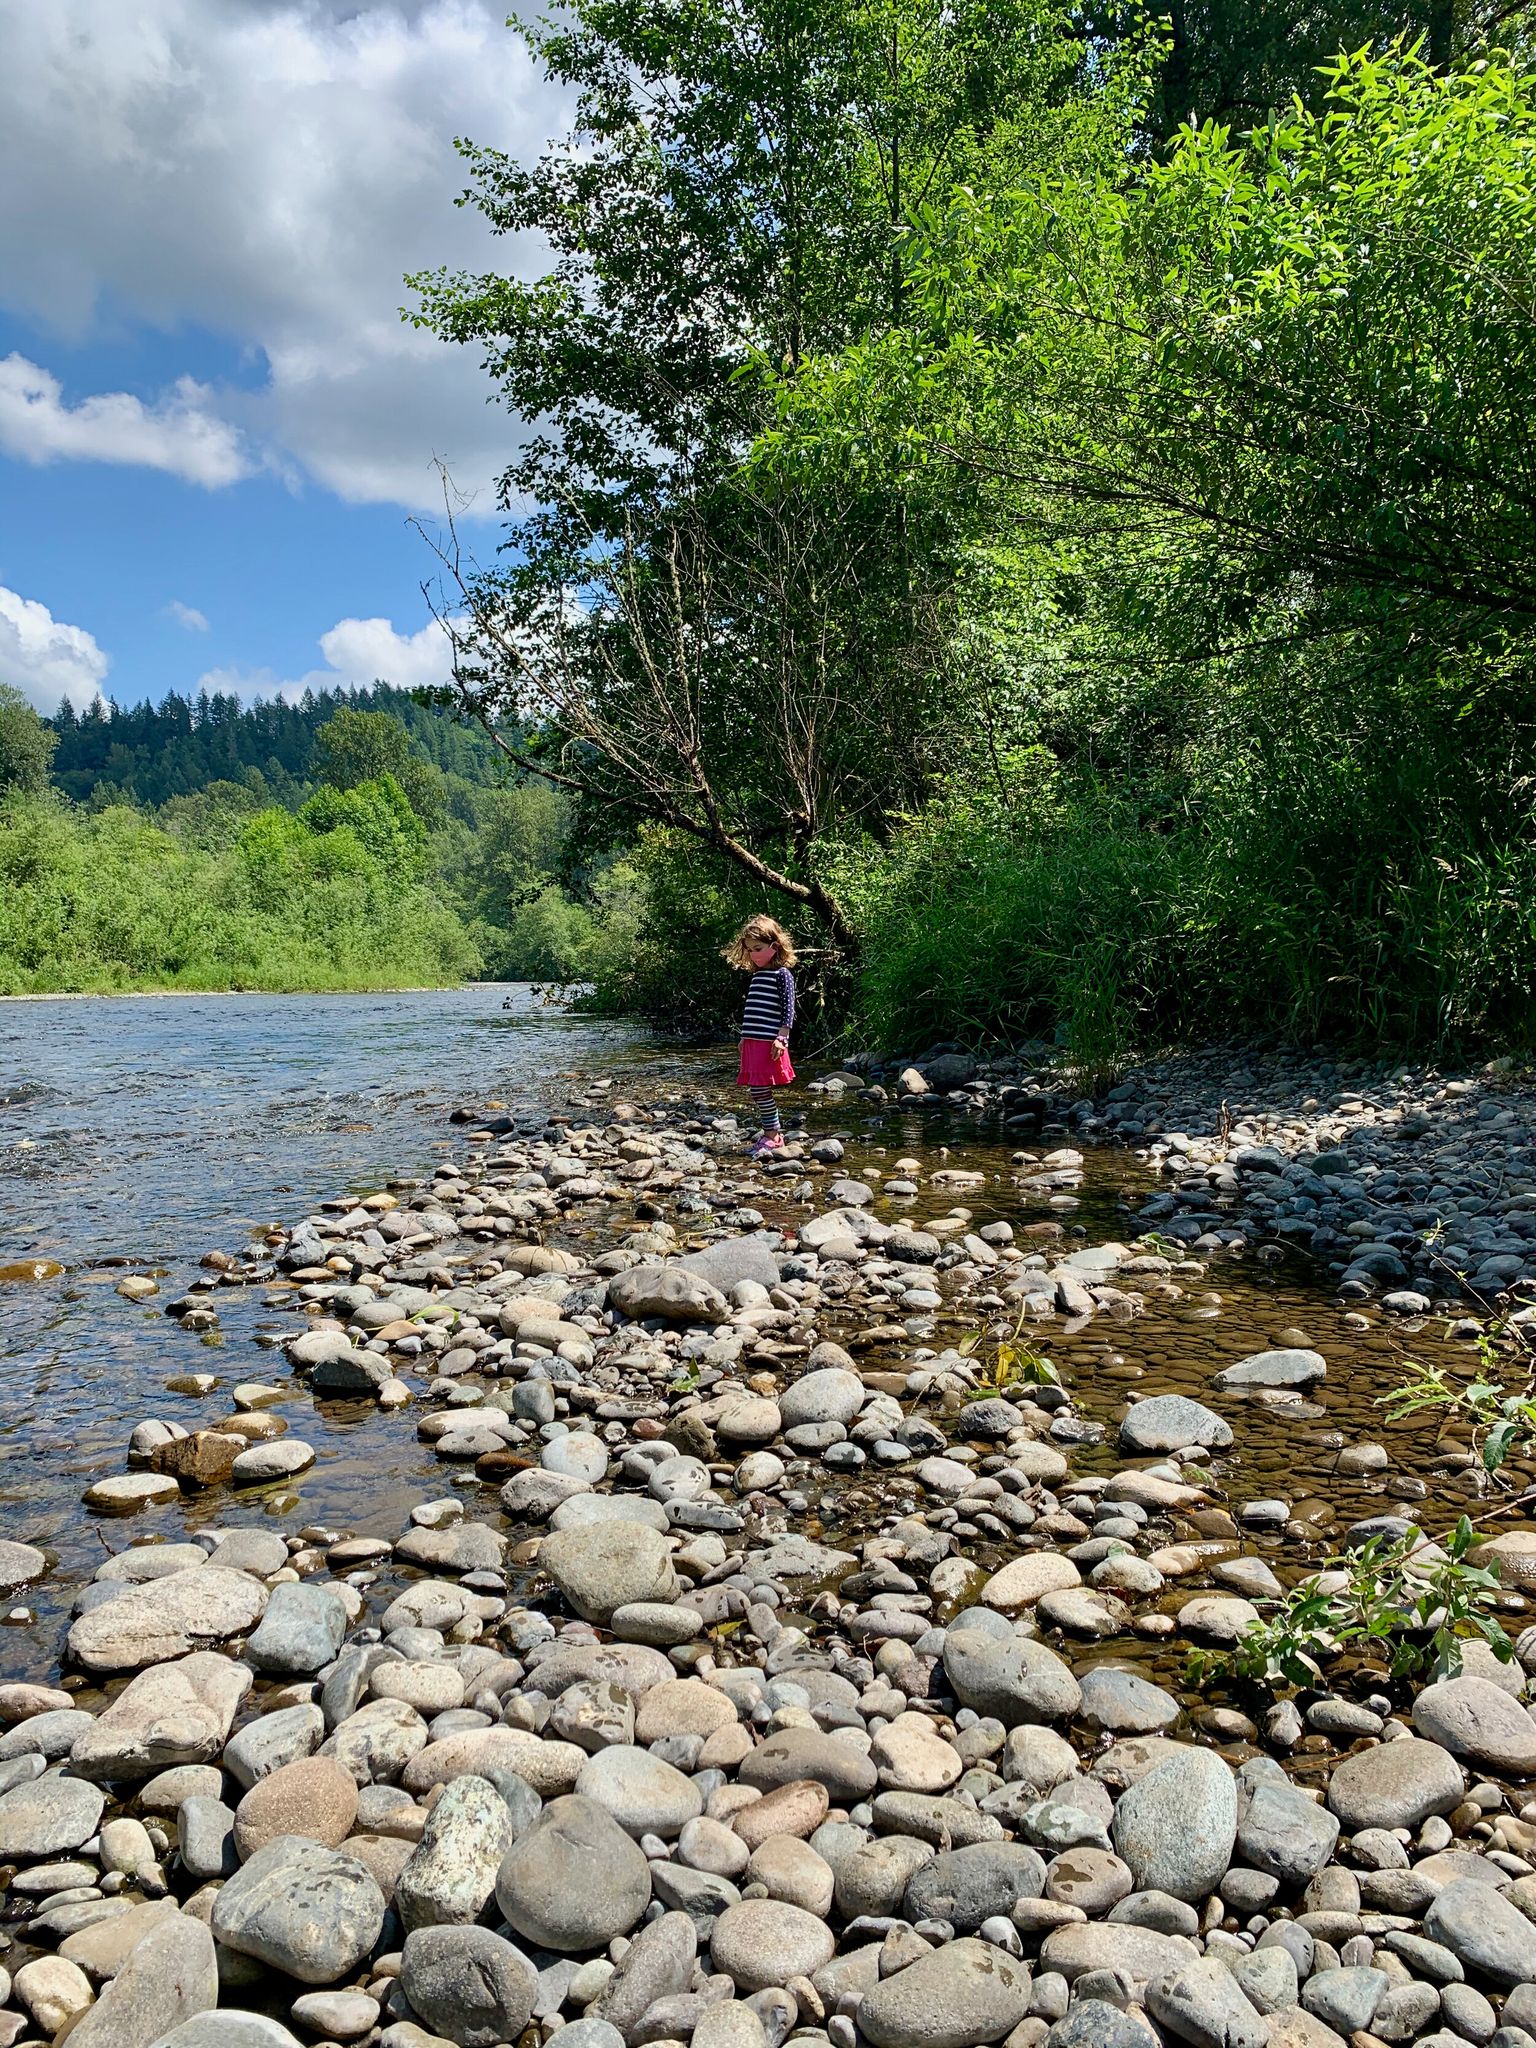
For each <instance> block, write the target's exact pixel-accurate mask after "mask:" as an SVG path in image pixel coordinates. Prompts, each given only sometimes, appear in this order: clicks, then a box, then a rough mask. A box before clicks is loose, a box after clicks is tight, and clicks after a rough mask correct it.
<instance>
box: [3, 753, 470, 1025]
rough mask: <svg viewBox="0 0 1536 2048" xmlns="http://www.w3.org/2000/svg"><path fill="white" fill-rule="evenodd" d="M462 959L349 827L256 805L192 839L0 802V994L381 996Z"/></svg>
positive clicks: (142, 818)
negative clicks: (350, 992) (237, 991)
mask: <svg viewBox="0 0 1536 2048" xmlns="http://www.w3.org/2000/svg"><path fill="white" fill-rule="evenodd" d="M354 794H356V793H355V792H354ZM400 802H401V803H402V804H403V802H404V799H403V798H401V799H400ZM180 822H181V823H183V824H185V820H184V819H183V820H181V821H180ZM413 822H414V820H413ZM417 829H418V830H419V829H420V828H419V826H418V827H417ZM476 964H477V963H476V956H475V953H474V950H473V947H472V945H471V944H470V942H469V940H468V939H467V938H466V935H465V932H464V929H463V927H462V925H461V924H460V923H459V921H458V919H457V918H456V917H455V916H454V915H453V913H452V912H451V911H450V910H448V909H447V908H446V907H445V906H444V905H443V904H442V903H441V902H440V901H438V899H437V898H436V897H435V896H433V895H432V894H430V893H429V892H428V891H427V890H426V889H424V888H423V887H421V886H420V884H419V883H417V882H416V881H414V880H412V879H411V878H410V877H409V875H408V874H407V873H406V872H405V871H403V870H401V869H399V868H391V867H389V866H386V865H385V864H383V863H381V862H380V861H379V860H378V859H376V858H375V857H374V856H373V854H372V853H370V851H369V850H368V847H367V846H366V845H365V843H364V841H363V840H362V839H361V838H360V837H359V836H358V834H357V832H356V831H355V830H354V829H353V828H352V827H351V826H338V827H336V828H334V829H332V830H329V831H324V832H318V831H313V830H311V829H310V828H309V826H308V825H306V824H305V823H304V822H303V821H302V820H300V819H298V818H296V817H294V816H293V814H292V813H291V812H288V811H282V810H276V809H267V810H263V811H259V812H257V813H255V814H253V815H249V814H248V815H247V816H246V817H245V819H244V822H243V823H239V824H237V825H236V826H235V829H234V830H233V831H232V832H227V831H226V830H225V829H224V827H223V825H222V824H221V825H220V826H219V827H218V828H217V829H215V830H212V831H210V832H208V833H206V834H205V835H203V836H201V837H198V836H195V835H194V834H193V833H191V832H184V831H174V830H173V831H168V830H165V829H163V828H162V827H160V826H159V825H157V824H156V823H154V822H153V821H152V820H151V819H150V818H149V817H148V816H146V814H145V813H143V812H141V811H136V810H133V809H131V808H129V807H127V806H122V805H117V806H108V807H105V808H103V809H100V810H97V811H82V810H78V809H76V808H74V807H73V806H71V805H69V804H68V803H67V802H64V801H62V800H61V799H59V798H57V797H55V796H42V797H38V796H25V795H12V796H10V797H8V798H6V799H4V800H3V801H0V993H5V994H10V995H23V994H37V993H44V992H47V991H50V990H55V989H58V990H80V991H93V992H94V991H102V992H108V991H113V990H119V989H130V988H192V989H222V988H262V989H345V988H388V987H397V986H399V985H401V984H402V983H421V984H425V985H436V984H441V983H445V982H456V981H459V980H461V979H462V978H463V977H464V976H465V975H466V974H469V973H472V972H473V971H474V969H475V966H476Z"/></svg>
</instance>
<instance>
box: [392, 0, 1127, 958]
mask: <svg viewBox="0 0 1536 2048" xmlns="http://www.w3.org/2000/svg"><path fill="white" fill-rule="evenodd" d="M523 33H524V35H525V37H526V38H527V40H528V42H529V44H530V47H531V49H532V51H533V53H534V55H535V57H536V58H537V59H538V60H539V61H541V62H542V64H543V65H544V67H545V69H546V71H547V73H548V74H549V75H550V76H551V77H552V78H553V79H555V80H556V81H557V82H559V83H560V84H562V85H564V86H566V87H567V88H571V89H574V91H575V93H576V95H577V117H576V122H575V126H574V130H573V133H572V134H571V136H569V137H568V138H565V139H564V140H562V141H561V142H560V143H558V144H557V145H555V146H554V147H552V148H551V149H550V150H549V151H548V152H547V153H546V155H545V156H544V157H543V158H541V159H540V160H539V161H538V162H537V163H535V164H533V165H531V166H530V165H523V164H519V163H516V162H513V161H512V160H511V159H509V158H508V157H506V156H505V155H503V154H501V153H500V152H498V151H496V150H494V149H490V148H486V147H483V146H477V145H474V144H469V143H466V144H461V148H462V150H463V152H464V154H465V155H466V157H467V158H468V160H469V162H470V164H471V168H472V172H473V179H474V182H473V185H472V187H471V191H470V193H469V194H468V195H467V197H468V199H469V201H470V203H472V204H474V205H476V206H477V207H478V208H479V209H480V210H481V212H482V213H484V215H485V216H486V218H487V219H488V220H489V222H490V223H491V225H492V226H493V227H494V228H495V229H496V230H497V232H499V233H503V234H519V235H522V234H532V235H537V236H539V237H541V238H542V239H543V240H544V241H546V242H547V243H548V244H549V245H550V246H551V247H552V249H553V251H554V260H553V264H552V267H551V268H550V269H549V270H548V271H547V272H546V274H545V275H544V276H543V277H541V278H540V279H538V280H536V281H535V282H533V283H524V282H519V281H517V280H515V279H507V278H503V277H498V276H487V277H468V276H464V275H452V274H446V273H433V274H425V275H422V276H420V277H417V278H415V279H413V280H411V282H412V283H413V284H414V286H415V287H416V289H417V291H418V293H419V295H420V310H419V311H418V313H417V314H416V315H415V316H414V317H415V318H416V319H417V321H418V323H419V324H422V325H426V326H430V327H431V328H433V329H434V330H435V331H436V332H437V333H439V334H441V335H442V336H443V337H444V338H445V339H448V340H450V341H454V342H458V343H461V344H468V345H474V346H478V347H479V348H480V349H481V350H482V352H483V356H484V360H485V363H486V367H487V369H488V371H489V372H490V374H491V376H492V378H493V380H494V382H495V384H496V386H497V388H498V389H499V391H500V392H501V394H502V396H503V397H504V399H505V400H506V402H507V404H508V406H509V407H510V408H511V409H513V410H514V411H515V412H517V413H518V414H519V415H521V416H522V417H523V418H524V419H527V420H537V421H538V422H540V427H539V429H538V431H536V432H535V433H534V434H533V436H532V438H531V439H530V440H529V441H528V443H527V444H526V446H525V448H524V451H523V453H522V454H521V455H520V456H519V458H518V459H517V461H516V462H515V463H514V464H513V466H512V468H511V469H510V470H509V471H508V472H507V475H506V477H505V478H504V479H503V481H502V497H503V502H504V504H511V503H513V502H514V501H519V502H524V503H531V504H532V505H534V506H535V507H536V508H537V509H535V510H534V511H533V512H532V513H530V514H528V515H526V516H524V517H521V518H520V519H519V520H518V521H517V522H516V523H515V524H514V525H513V527H512V528H511V530H510V532H509V534H508V545H507V546H506V547H505V548H504V549H503V551H502V554H501V559H500V561H499V563H498V565H497V566H496V567H495V568H494V570H491V571H481V570H479V569H478V568H477V567H475V566H474V565H472V564H469V565H466V564H465V563H464V562H463V561H462V560H461V559H460V557H459V555H458V553H457V545H456V542H455V541H453V540H452V538H451V537H450V539H449V541H448V543H447V544H446V546H445V547H444V550H443V553H444V559H445V561H446V564H447V569H448V580H449V585H450V589H449V595H448V597H447V598H446V599H445V600H444V601H443V603H442V605H441V613H442V616H443V619H444V623H445V624H446V625H447V626H448V627H449V630H450V632H451V633H452V635H453V637H454V640H455V647H456V654H457V669H456V681H457V685H458V689H459V692H460V697H461V701H462V702H463V703H464V705H465V706H466V708H467V709H469V710H470V711H472V712H475V713H477V714H478V715H480V716H482V717H483V718H485V719H486V720H487V722H488V723H492V724H494V723H495V722H497V721H498V720H499V721H505V720H506V719H508V718H517V719H519V720H521V721H523V722H525V723H532V724H534V725H537V724H538V723H539V722H540V721H541V720H542V721H548V722H549V723H550V724H551V727H552V729H551V730H550V732H549V733H548V735H547V744H542V745H533V746H528V745H520V744H516V743H513V742H506V744H507V746H508V751H510V752H512V753H514V754H515V756H516V757H517V759H518V760H519V761H520V762H521V763H522V764H523V765H524V766H531V767H532V768H534V769H535V770H536V771H537V772H541V773H548V774H551V775H552V776H553V777H554V778H555V779H556V780H557V781H558V783H559V784H560V786H562V787H565V788H566V789H568V790H570V791H571V792H572V793H573V794H574V795H576V796H577V797H578V798H581V799H584V800H585V801H586V804H587V809H588V813H589V815H590V814H591V813H592V811H593V810H594V809H597V808H599V807H600V808H601V809H602V811H603V812H604V814H606V815H607V816H608V817H610V818H611V819H613V820H614V821H615V822H622V824H623V826H624V829H626V830H629V829H632V827H633V824H634V822H635V821H636V820H637V819H643V818H649V819H652V820H654V821H656V822H659V823H662V824H665V825H666V826H668V827H669V828H671V829H673V830H675V831H679V832H683V833H686V834H688V835H690V836H693V837H695V838H697V839H698V840H699V841H700V842H701V843H703V844H706V845H708V846H709V847H711V848H712V849H714V850H715V851H716V852H718V853H720V854H721V855H723V856H724V857H725V858H726V859H727V860H729V861H731V862H733V863H735V864H737V865H738V866H739V867H740V868H741V869H742V870H743V871H744V872H745V873H746V874H748V875H750V876H751V877H753V878H754V880H756V881H760V882H762V883H764V884H765V885H766V886H768V887H769V888H770V889H772V890H775V891H777V892H780V893H782V894H784V895H785V896H787V897H788V898H789V899H790V900H791V901H796V902H800V903H804V904H808V905H809V906H811V907H812V908H813V909H815V910H816V911H817V912H818V913H819V914H820V916H821V917H822V918H823V919H824V921H825V923H826V925H827V927H828V929H829V931H831V932H832V933H833V934H834V935H835V937H836V938H837V939H838V940H839V942H840V943H842V944H844V945H848V944H851V943H852V938H853V934H852V931H851V927H850V926H849V925H848V922H847V920H846V918H845V917H844V916H843V915H842V912H841V909H840V906H839V905H838V904H837V902H836V899H835V894H834V892H832V891H831V890H830V888H829V887H828V884H827V881H826V877H825V873H824V868H825V862H824V860H823V859H822V858H821V856H820V852H819V850H818V842H819V841H820V840H821V839H822V838H823V837H824V835H826V834H827V833H829V832H839V831H850V832H854V833H857V832H859V831H863V830H870V831H873V832H875V833H876V834H877V835H883V834H884V833H885V832H886V831H887V830H888V829H889V821H890V819H891V817H892V816H893V815H894V814H895V813H896V811H897V810H899V809H900V808H901V807H902V805H903V804H904V803H906V802H908V801H910V800H912V799H913V798H914V797H915V796H916V795H917V794H918V793H920V791H921V789H922V788H923V786H924V784H925V779H926V778H927V776H928V775H930V774H931V773H932V772H933V770H934V769H935V768H936V767H937V766H938V765H939V761H940V755H941V751H942V748H941V737H942V733H943V728H944V721H945V717H946V714H947V705H946V702H945V696H946V693H945V690H944V680H943V672H942V664H941V663H940V662H938V661H937V659H936V652H937V646H938V637H937V635H936V633H935V623H936V621H937V620H938V619H939V618H940V617H941V615H942V614H943V611H944V608H945V604H946V600H947V595H948V592H949V590H950V588H951V583H952V567H953V564H952V561H951V559H950V557H949V555H948V552H947V549H946V544H945V538H944V536H943V535H942V534H939V533H932V532H928V531H925V530H924V529H923V517H924V508H923V506H922V505H921V504H920V503H919V502H917V501H915V500H913V499H912V498H909V497H907V496H905V495H903V494H902V493H901V492H900V491H893V490H891V489H888V488H885V487H884V486H883V485H882V484H881V483H880V482H879V481H878V480H877V479H875V478H874V477H873V476H872V475H871V474H869V473H866V475H865V477H864V478H863V479H862V480H861V483H860V487H859V488H858V490H857V491H855V492H848V491H839V490H836V489H831V490H828V489H824V488H823V487H822V486H821V485H820V484H819V483H818V484H814V485H812V486H811V487H810V488H808V489H805V490H801V491H799V492H798V493H792V492H790V491H789V490H787V489H785V488H784V487H782V486H780V485H776V486H775V488H774V489H773V491H771V492H765V491H764V490H762V489H761V488H747V489H742V488H741V487H740V486H739V485H738V483H737V480H736V473H737V468H738V465H739V462H740V460H741V458H742V456H743V455H744V453H745V452H746V450H747V448H748V446H749V445H750V443H751V442H752V440H753V439H754V437H755V436H757V435H759V434H760V433H762V432H763V431H764V430H765V429H766V428H768V427H769V426H770V425H771V418H772V415H771V403H772V401H771V392H770V389H769V386H768V384H767V382H766V380H765V378H764V377H763V375H762V374H761V370H762V366H763V365H765V364H769V365H777V364H780V363H784V364H787V365H788V366H790V368H791V369H793V368H794V367H795V366H797V365H799V364H800V363H802V362H803V361H805V360H806V359H807V357H808V356H809V355H810V354H811V353H813V352H814V351H818V350H825V349H830V348H836V347H839V346H842V345H843V344H845V343H847V342H848V341H850V340H852V339H853V338H855V337H857V336H859V335H860V334H863V333H865V332H867V331H871V330H881V329H885V328H888V327H890V326H892V325H895V324H899V323H900V322H902V321H903V320H904V319H905V318H906V312H907V309H906V294H907V284H906V267H907V259H906V247H907V240H908V234H909V222H910V219H911V216H912V211H913V209H914V208H918V209H920V208H923V207H934V206H937V205H939V204H940V203H941V202H942V201H943V200H944V199H945V198H946V197H947V196H948V195H949V194H950V193H951V192H953V191H954V190H956V189H958V188H959V186H960V185H961V184H962V182H964V181H967V180H970V181H973V182H975V183H978V184H983V185H987V184H996V183H1004V184H1006V183H1008V182H1011V181H1012V180H1013V179H1015V178H1017V177H1018V176H1020V175H1023V174H1024V173H1025V172H1026V171H1028V170H1029V169H1030V168H1032V167H1035V166H1041V165H1044V164H1047V163H1049V164H1053V165H1054V166H1055V167H1056V169H1057V170H1058V172H1060V171H1063V170H1065V169H1066V168H1067V167H1069V166H1070V165H1071V164H1073V163H1074V162H1076V161H1078V160H1079V159H1081V158H1085V157H1088V156H1091V155H1092V154H1093V153H1094V152H1095V151H1096V150H1102V149H1104V148H1105V147H1112V148H1118V147H1120V144H1121V142H1122V140H1123V126H1124V123H1123V106H1122V103H1121V96H1119V95H1118V88H1117V90H1116V91H1099V92H1091V91H1089V90H1088V71H1089V69H1090V68H1091V67H1090V66H1089V65H1088V61H1087V57H1086V54H1085V51H1084V48H1083V46H1082V44H1081V42H1080V40H1079V39H1078V38H1077V37H1076V36H1075V35H1074V34H1073V33H1072V32H1071V30H1070V26H1069V24H1068V23H1067V22H1066V20H1065V18H1064V17H1063V16H1062V15H1061V14H1060V13H1059V12H1058V11H1057V10H1056V8H1055V6H1054V5H1053V4H1052V0H1003V4H997V0H985V4H984V0H962V4H960V5H958V6H956V5H952V4H948V0H864V4H858V5H855V6H854V7H853V8H852V9H849V8H848V7H846V6H832V5H830V4H828V0H749V4H748V5H746V6H735V5H726V4H725V0H703V4H701V5H699V6H697V7H694V8H690V9H687V10H678V9H676V8H675V7H673V6H672V5H670V0H642V4H641V5H639V6H635V5H632V4H629V0H623V4H621V0H579V4H578V5H577V6H576V7H575V8H574V9H572V10H571V12H570V13H569V14H568V15H565V16H562V17H560V19H559V20H558V22H557V23H555V24H553V25H542V26H538V27H532V26H527V25H525V26H524V29H523ZM1111 136H1112V137H1113V142H1112V143H1111V142H1109V141H1107V138H1109V137H1111Z"/></svg>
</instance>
